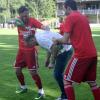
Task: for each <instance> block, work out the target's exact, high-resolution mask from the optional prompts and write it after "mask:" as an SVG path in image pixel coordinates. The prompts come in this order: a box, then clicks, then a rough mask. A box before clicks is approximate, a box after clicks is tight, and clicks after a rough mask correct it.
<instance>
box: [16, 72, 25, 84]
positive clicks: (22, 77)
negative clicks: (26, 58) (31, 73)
mask: <svg viewBox="0 0 100 100" xmlns="http://www.w3.org/2000/svg"><path fill="white" fill-rule="evenodd" d="M17 79H18V80H19V82H20V84H21V85H22V86H23V85H25V81H24V75H23V73H21V74H20V75H17Z"/></svg>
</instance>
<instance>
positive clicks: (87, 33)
mask: <svg viewBox="0 0 100 100" xmlns="http://www.w3.org/2000/svg"><path fill="white" fill-rule="evenodd" d="M64 6H65V12H66V15H67V17H66V19H65V23H64V37H63V38H61V39H55V40H54V44H55V45H56V44H62V43H67V42H68V40H69V39H70V43H71V44H72V46H73V48H74V54H73V56H72V58H71V61H70V62H69V64H68V66H67V69H66V71H65V76H64V88H65V92H66V95H67V97H68V100H75V94H74V89H73V85H72V83H74V82H76V83H81V82H87V83H88V84H89V86H90V88H91V91H92V93H93V96H94V99H95V100H99V99H100V88H99V87H98V85H97V83H96V68H97V51H96V48H95V45H94V42H93V38H92V33H91V29H90V26H89V22H88V20H87V18H86V16H84V15H82V14H81V13H80V12H78V11H77V5H76V2H75V1H74V0H66V1H65V3H64ZM83 98H84V97H83Z"/></svg>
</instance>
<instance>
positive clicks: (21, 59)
mask: <svg viewBox="0 0 100 100" xmlns="http://www.w3.org/2000/svg"><path fill="white" fill-rule="evenodd" d="M26 66H27V67H28V69H29V70H36V69H37V67H38V63H37V52H36V50H30V51H25V50H19V51H18V54H17V56H16V61H15V65H14V67H15V68H23V67H26Z"/></svg>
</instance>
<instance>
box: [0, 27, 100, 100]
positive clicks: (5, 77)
mask: <svg viewBox="0 0 100 100" xmlns="http://www.w3.org/2000/svg"><path fill="white" fill-rule="evenodd" d="M93 34H95V35H94V36H93V38H94V41H95V44H96V47H97V51H98V55H99V57H98V67H97V69H98V70H97V82H98V83H99V85H100V73H99V72H100V45H99V44H100V30H96V29H93ZM17 48H18V44H17V32H16V30H15V29H12V30H9V29H0V100H34V99H33V98H34V97H35V96H36V95H37V88H36V86H35V84H34V82H33V81H32V78H31V76H30V74H29V72H28V70H27V69H25V70H24V71H23V72H24V74H25V80H26V83H27V86H28V88H29V91H28V93H27V94H21V95H17V94H15V90H16V87H17V86H18V81H17V79H16V76H15V72H14V69H13V62H14V60H15V57H16V53H17ZM44 61H45V51H44V50H43V49H41V48H40V49H39V64H40V68H39V73H40V75H41V79H42V82H43V87H44V89H45V93H46V98H45V100H54V99H55V98H56V97H58V96H59V95H60V92H59V88H58V86H57V84H56V81H55V80H54V78H53V70H48V69H47V68H45V67H44ZM75 93H76V100H93V96H92V93H91V92H90V88H89V86H88V85H87V84H86V83H82V84H80V85H75Z"/></svg>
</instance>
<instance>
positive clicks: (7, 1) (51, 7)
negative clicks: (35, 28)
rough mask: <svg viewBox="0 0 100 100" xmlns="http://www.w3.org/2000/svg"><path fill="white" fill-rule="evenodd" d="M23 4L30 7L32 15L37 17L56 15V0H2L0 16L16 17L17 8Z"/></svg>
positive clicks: (5, 17) (0, 2) (7, 18)
mask: <svg viewBox="0 0 100 100" xmlns="http://www.w3.org/2000/svg"><path fill="white" fill-rule="evenodd" d="M22 5H26V6H27V7H28V8H29V9H30V14H31V16H34V17H37V18H41V17H42V18H48V17H49V18H50V17H54V16H55V0H0V18H1V17H2V18H3V19H5V20H9V19H10V18H14V17H15V16H16V15H17V9H18V8H19V7H20V6H22ZM0 22H1V20H0Z"/></svg>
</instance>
